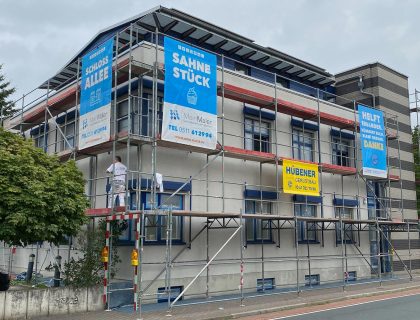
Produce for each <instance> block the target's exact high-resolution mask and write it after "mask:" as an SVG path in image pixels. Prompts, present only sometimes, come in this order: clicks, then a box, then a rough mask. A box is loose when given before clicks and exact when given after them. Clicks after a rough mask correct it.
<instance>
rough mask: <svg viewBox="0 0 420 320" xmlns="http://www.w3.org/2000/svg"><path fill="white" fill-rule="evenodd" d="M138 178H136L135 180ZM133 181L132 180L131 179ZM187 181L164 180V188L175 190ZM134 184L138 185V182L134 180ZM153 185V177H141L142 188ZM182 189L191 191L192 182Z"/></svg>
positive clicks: (148, 187)
mask: <svg viewBox="0 0 420 320" xmlns="http://www.w3.org/2000/svg"><path fill="white" fill-rule="evenodd" d="M135 180H136V179H134V181H135ZM130 181H131V180H130ZM130 181H129V189H130ZM184 183H185V182H178V181H168V180H164V181H163V189H164V191H167V190H171V191H175V190H178V189H179V188H180V187H181V186H182V185H183V184H184ZM134 185H137V182H136V181H135V182H134ZM151 186H152V179H141V188H142V189H150V188H151ZM180 191H183V192H189V191H191V183H187V184H186V185H185V186H184V187H182V189H181V190H180Z"/></svg>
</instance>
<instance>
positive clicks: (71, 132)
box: [57, 119, 76, 151]
mask: <svg viewBox="0 0 420 320" xmlns="http://www.w3.org/2000/svg"><path fill="white" fill-rule="evenodd" d="M75 128H76V124H75V122H74V119H73V120H71V122H70V123H67V124H63V125H61V126H60V129H61V131H62V133H60V132H57V134H58V139H57V140H58V141H60V145H59V151H64V150H69V149H71V148H74V138H75V135H76V130H75ZM63 135H64V136H63ZM64 137H66V139H67V142H68V143H67V142H66V139H64Z"/></svg>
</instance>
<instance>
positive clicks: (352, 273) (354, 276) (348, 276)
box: [344, 271, 357, 282]
mask: <svg viewBox="0 0 420 320" xmlns="http://www.w3.org/2000/svg"><path fill="white" fill-rule="evenodd" d="M344 276H345V278H346V280H347V282H350V281H356V280H357V273H356V271H349V272H346V273H345V274H344Z"/></svg>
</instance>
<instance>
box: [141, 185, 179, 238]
mask: <svg viewBox="0 0 420 320" xmlns="http://www.w3.org/2000/svg"><path fill="white" fill-rule="evenodd" d="M148 195H151V192H142V193H141V204H142V206H143V204H144V209H145V210H150V208H151V207H150V206H148V202H146V198H147V196H148ZM166 195H169V196H170V195H171V193H168V192H164V193H157V194H156V197H157V205H158V206H160V205H161V203H162V196H166ZM174 197H179V201H180V202H179V208H178V209H179V210H183V209H184V204H185V203H184V202H185V197H184V195H183V194H176V195H175V196H174ZM156 218H157V221H156V227H149V229H150V228H156V240H148V239H147V228H148V227H147V219H145V227H144V228H145V238H144V244H145V245H166V238H165V237H166V234H165V233H164V232H163V233H162V228H165V226H164V225H165V224H164V223H163V222H162V220H163V218H165V217H164V216H162V215H158V216H157V217H156ZM172 218H173V219H176V220H178V222H177V223H178V225H179V231H178V232H179V237H178V238H176V239H175V238H173V237H172V244H185V242H184V241H183V240H184V218H183V217H181V216H177V217H172ZM172 225H173V224H172ZM172 236H173V233H172Z"/></svg>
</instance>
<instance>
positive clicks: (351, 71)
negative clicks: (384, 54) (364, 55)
mask: <svg viewBox="0 0 420 320" xmlns="http://www.w3.org/2000/svg"><path fill="white" fill-rule="evenodd" d="M373 67H381V68H383V69H386V70H387V71H389V72H391V73H393V74H395V75H397V76H399V77H402V78H406V79H408V76H406V75H405V74H403V73H401V72H399V71H397V70H395V69H392V68H391V67H388V66H386V65H384V64H383V63H381V62H379V61H376V62H372V63H366V64H363V65H361V66H358V67H355V68H351V69H348V70H344V71H342V72H338V73H336V74H335V77H342V76H346V75H349V74H352V73H354V72H358V71H361V70H364V69H367V68H373Z"/></svg>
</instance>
